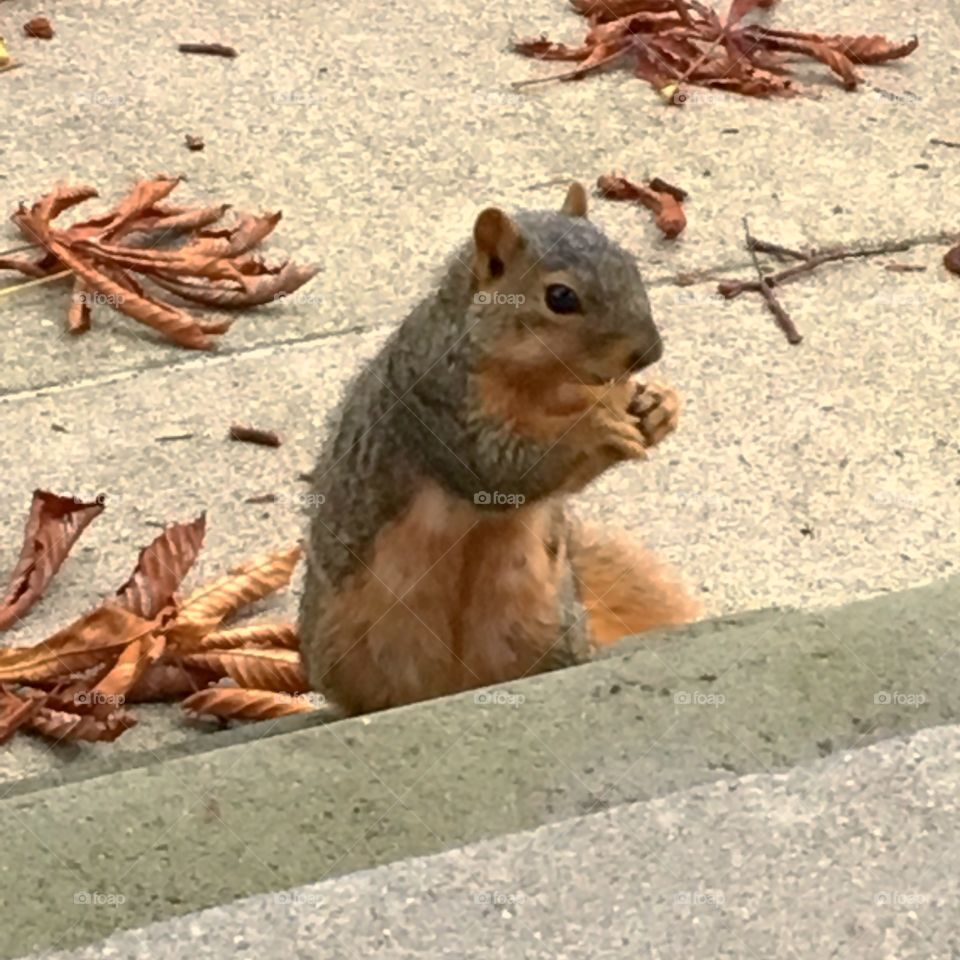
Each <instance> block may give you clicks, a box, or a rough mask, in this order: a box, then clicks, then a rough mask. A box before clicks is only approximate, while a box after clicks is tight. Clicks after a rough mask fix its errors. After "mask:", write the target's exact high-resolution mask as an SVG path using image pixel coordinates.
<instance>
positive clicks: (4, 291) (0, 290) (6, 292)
mask: <svg viewBox="0 0 960 960" xmlns="http://www.w3.org/2000/svg"><path fill="white" fill-rule="evenodd" d="M72 273H73V271H72V270H63V271H61V272H60V273H51V274H50V276H49V277H37V278H36V279H35V280H27V281H26V282H24V283H17V284H14V285H13V286H12V287H0V297H9V296H10V294H12V293H16V292H17V291H18V290H26V289H27V287H39V286H40V284H42V283H50V282H52V281H53V280H62V279H63V278H64V277H69V276H70V275H71V274H72Z"/></svg>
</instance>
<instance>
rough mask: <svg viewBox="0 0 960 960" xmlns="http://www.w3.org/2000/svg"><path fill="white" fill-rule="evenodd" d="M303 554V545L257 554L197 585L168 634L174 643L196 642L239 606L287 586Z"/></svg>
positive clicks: (260, 598)
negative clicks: (226, 571) (221, 574)
mask: <svg viewBox="0 0 960 960" xmlns="http://www.w3.org/2000/svg"><path fill="white" fill-rule="evenodd" d="M300 553H301V548H300V545H299V544H294V545H293V546H290V547H283V548H282V549H280V550H273V551H270V552H269V553H263V554H258V555H257V556H255V557H251V558H250V559H249V560H247V561H246V562H244V563H242V564H240V566H238V567H236V568H234V569H233V570H231V571H230V572H229V573H227V574H226V575H225V576H222V577H219V578H218V579H216V580H214V581H213V582H211V583H208V584H204V585H203V586H201V587H198V588H197V589H196V590H195V591H194V592H193V593H192V594H191V595H190V596H189V597H187V599H186V600H185V601H184V602H183V605H182V606H181V608H180V612H179V614H178V615H177V619H176V621H175V622H174V623H173V624H172V625H171V626H170V627H169V628H168V631H167V636H168V637H169V638H170V640H171V641H172V642H173V643H175V644H182V643H189V642H190V641H191V640H194V641H195V640H197V639H198V638H199V637H202V636H203V635H204V634H205V633H209V632H210V631H211V630H212V629H213V628H214V627H216V626H217V625H218V624H219V623H220V622H221V620H223V619H224V618H225V617H227V616H229V615H230V614H232V613H235V612H236V611H237V610H239V609H240V607H242V606H245V605H246V604H248V603H254V602H255V601H257V600H262V599H263V598H264V597H267V596H269V595H270V594H271V593H274V592H275V591H277V590H279V589H280V588H281V587H284V586H286V585H287V584H288V583H289V582H290V577H291V576H292V575H293V571H294V568H295V567H296V565H297V561H298V560H299V559H300Z"/></svg>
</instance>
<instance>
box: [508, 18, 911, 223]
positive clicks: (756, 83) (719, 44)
mask: <svg viewBox="0 0 960 960" xmlns="http://www.w3.org/2000/svg"><path fill="white" fill-rule="evenodd" d="M774 2H775V0H732V2H731V3H730V4H729V6H728V10H727V14H726V17H725V19H723V20H722V19H721V18H720V16H719V15H718V14H717V12H716V11H715V10H714V9H712V8H710V7H708V6H707V5H706V4H705V3H702V2H695V0H573V7H574V9H576V10H577V11H578V12H580V13H582V14H584V15H585V16H586V17H588V19H589V21H590V29H589V31H588V33H587V35H586V37H585V40H584V43H583V44H582V45H580V46H567V45H565V44H561V43H554V42H552V41H551V40H549V39H548V38H547V37H545V36H540V37H537V38H535V39H531V40H521V41H518V42H516V43H514V44H513V48H514V50H516V51H517V52H518V53H521V54H524V55H525V56H529V57H535V58H537V59H541V60H576V61H578V62H579V63H580V64H581V67H580V68H578V69H577V70H574V71H569V72H566V73H557V74H554V75H552V76H549V77H545V78H542V80H530V81H519V82H518V83H517V84H515V85H516V86H523V85H525V84H526V83H537V82H543V81H550V80H569V79H574V78H579V77H581V76H583V75H584V74H583V71H585V70H587V69H589V68H590V67H599V66H605V65H606V64H608V63H612V62H614V61H615V60H619V59H620V58H621V57H624V56H629V57H630V58H631V59H632V66H633V72H634V75H635V76H637V77H640V78H642V79H645V80H647V81H648V82H649V83H650V84H652V85H653V86H654V87H655V88H656V89H657V91H658V92H659V93H660V94H661V96H662V97H663V98H664V99H665V100H666V101H667V102H669V103H673V104H676V105H678V106H679V105H682V103H683V102H685V101H684V99H682V98H681V99H676V98H675V97H674V94H676V93H677V92H678V90H677V88H678V87H679V86H680V85H682V84H693V85H701V86H711V87H719V88H721V89H724V90H729V91H731V92H734V93H740V94H744V95H748V96H757V97H773V96H782V97H789V96H793V95H795V94H796V93H798V92H799V90H798V88H797V86H796V84H794V83H792V82H791V81H790V79H789V78H788V76H787V73H788V70H789V66H788V64H787V61H786V60H785V59H784V58H783V57H782V56H780V52H781V51H782V52H786V53H799V54H801V55H803V56H806V57H810V58H812V59H815V60H819V61H820V62H822V63H825V64H826V65H827V66H828V67H829V68H830V69H831V70H832V71H833V72H834V73H836V74H837V75H838V76H839V77H840V78H841V79H842V80H843V82H844V85H845V86H846V87H847V88H848V89H853V88H854V87H856V85H857V84H858V83H859V78H858V77H857V75H856V72H855V70H854V68H853V64H854V63H864V64H867V63H869V64H874V63H883V62H885V61H887V60H894V59H898V58H900V57H905V56H907V55H909V54H910V53H912V52H913V51H914V50H915V49H916V47H917V40H916V38H915V37H914V38H912V39H910V40H908V41H906V42H901V43H896V42H893V41H890V40H887V39H886V38H885V37H882V36H854V37H847V36H841V35H829V36H828V35H821V34H816V33H800V32H797V31H788V30H773V29H767V28H765V27H762V26H758V25H756V24H754V25H748V26H744V25H743V23H742V21H743V20H744V18H745V17H747V16H748V15H749V14H750V13H752V12H754V11H756V10H758V9H760V8H767V7H770V6H772V5H773V4H774ZM621 44H623V46H622V47H621ZM720 54H725V55H724V56H721V55H720ZM678 225H679V215H678V212H677V211H675V210H674V211H671V213H670V216H669V217H666V215H665V226H666V227H667V228H668V229H669V230H676V229H677V227H678Z"/></svg>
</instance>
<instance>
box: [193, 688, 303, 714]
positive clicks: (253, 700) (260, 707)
mask: <svg viewBox="0 0 960 960" xmlns="http://www.w3.org/2000/svg"><path fill="white" fill-rule="evenodd" d="M181 706H182V707H183V709H184V710H186V711H188V712H189V713H198V714H207V715H209V716H213V717H219V718H220V719H221V720H273V719H275V718H276V717H286V716H290V715H291V714H294V713H312V712H313V711H314V710H315V709H316V708H315V707H314V706H313V705H312V704H311V703H310V701H309V700H307V699H306V698H304V697H298V696H291V695H290V694H287V693H274V692H273V691H271V690H241V689H239V688H236V687H210V688H208V689H206V690H201V691H200V692H199V693H195V694H193V695H192V696H190V697H187V699H186V700H184V701H183V703H182V704H181Z"/></svg>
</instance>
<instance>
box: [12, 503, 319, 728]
mask: <svg viewBox="0 0 960 960" xmlns="http://www.w3.org/2000/svg"><path fill="white" fill-rule="evenodd" d="M102 509H103V506H102V505H101V504H84V503H80V502H79V501H77V500H73V499H71V498H68V497H58V496H55V495H54V494H50V493H46V492H43V491H37V492H36V493H35V494H34V501H33V507H32V509H31V511H30V515H29V517H28V520H27V525H26V531H25V537H24V544H23V547H22V549H21V554H20V559H19V561H18V562H17V564H16V567H15V568H14V571H13V574H12V576H11V583H10V588H9V589H8V591H7V596H6V598H5V600H4V602H3V606H2V607H0V616H3V618H4V619H3V621H2V625H3V626H8V625H9V624H10V623H12V622H13V620H14V619H16V618H18V617H19V616H20V615H22V614H23V613H25V612H26V609H27V608H28V607H29V605H30V604H31V603H33V602H34V601H35V600H36V599H37V598H38V597H39V596H40V593H41V592H42V590H43V588H44V586H46V584H47V583H49V581H50V579H51V577H52V576H53V574H54V573H55V572H56V570H57V568H58V567H59V565H60V564H61V563H62V562H63V560H64V559H65V557H66V555H67V553H68V552H69V549H70V546H71V544H72V543H73V542H74V541H75V540H76V538H77V537H78V536H79V535H80V533H81V532H82V530H83V528H84V527H85V526H86V525H87V524H88V523H90V521H91V520H92V519H93V518H94V517H95V516H96V515H97V514H98V513H99V512H100V511H101V510H102ZM205 531H206V518H205V516H204V515H202V514H201V515H200V516H199V517H197V518H196V519H195V520H193V521H192V522H190V523H176V524H173V525H171V526H169V527H167V528H166V529H165V530H164V531H163V532H162V533H161V534H160V535H159V536H158V537H157V538H156V539H155V540H154V541H153V542H152V543H150V544H149V545H148V546H146V547H145V548H144V549H143V550H141V551H140V556H139V558H138V560H137V564H136V566H135V567H134V570H133V572H132V573H131V575H130V577H129V578H128V579H127V580H126V582H125V583H124V584H122V586H120V588H119V589H118V590H117V591H116V593H115V595H114V596H113V597H111V598H110V599H109V600H107V601H105V602H104V603H102V604H101V605H100V606H99V607H97V608H96V609H94V610H92V611H91V612H90V613H87V614H85V615H84V616H82V617H80V618H79V619H78V620H76V621H74V622H73V623H71V624H70V625H68V626H67V627H64V628H63V629H62V630H59V631H58V632H57V633H55V634H54V635H53V636H51V637H48V638H47V639H46V640H43V641H42V642H40V643H38V644H36V645H34V646H31V647H16V648H5V649H0V743H2V742H3V741H4V740H6V739H8V738H9V737H11V736H12V735H13V734H14V733H15V732H16V731H17V730H18V729H21V728H22V729H25V730H32V731H34V732H37V733H40V734H43V735H45V736H47V737H50V738H53V739H55V740H58V741H60V740H68V741H76V740H114V739H116V738H117V737H119V736H120V734H122V733H123V732H124V731H125V730H128V729H129V728H130V727H132V726H133V725H134V724H135V723H136V718H135V717H134V716H133V715H132V714H131V713H130V712H128V711H127V710H125V709H124V707H125V706H126V705H127V704H131V703H145V702H150V701H157V700H176V699H181V698H185V699H183V702H182V707H183V709H184V710H186V711H188V712H190V713H192V714H209V715H212V716H215V717H220V718H223V719H268V718H273V717H279V716H285V715H287V714H292V713H303V712H308V711H310V710H312V709H313V706H312V705H311V704H310V702H309V701H308V700H307V699H306V698H304V697H302V696H300V695H301V694H304V693H306V692H307V690H308V686H307V680H306V675H305V673H304V670H303V666H302V664H301V662H300V654H299V652H298V643H297V637H296V633H295V632H294V629H293V627H292V625H290V624H289V623H257V624H253V625H244V626H229V625H228V624H227V623H226V621H228V620H229V618H230V617H232V616H233V615H234V614H235V613H236V612H237V611H238V610H240V609H241V608H242V607H245V606H247V605H248V604H251V603H254V602H256V601H258V600H261V599H263V598H264V597H267V596H269V595H270V594H272V593H274V592H275V591H277V590H279V589H280V588H282V587H283V586H285V585H286V584H287V583H289V581H290V578H291V576H292V574H293V571H294V568H295V567H296V564H297V562H298V560H299V557H300V547H299V545H293V546H290V547H285V548H282V549H279V550H275V551H270V552H267V553H263V554H260V555H258V556H254V557H251V558H250V559H248V560H246V561H244V562H243V563H242V564H240V565H239V566H237V567H235V568H234V569H232V570H230V571H228V572H227V573H226V574H224V575H223V576H221V577H218V578H217V579H216V580H213V581H212V582H209V583H206V584H203V585H201V586H200V587H198V588H197V589H196V590H194V591H193V592H192V593H190V594H189V595H187V597H186V598H185V599H181V598H180V596H179V595H178V592H177V591H178V590H179V588H180V584H181V582H182V581H183V579H184V577H185V576H186V574H187V573H188V571H189V570H190V568H191V567H192V566H193V563H194V561H195V560H196V558H197V555H198V554H199V552H200V548H201V546H202V544H203V538H204V534H205ZM223 684H228V685H223Z"/></svg>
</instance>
